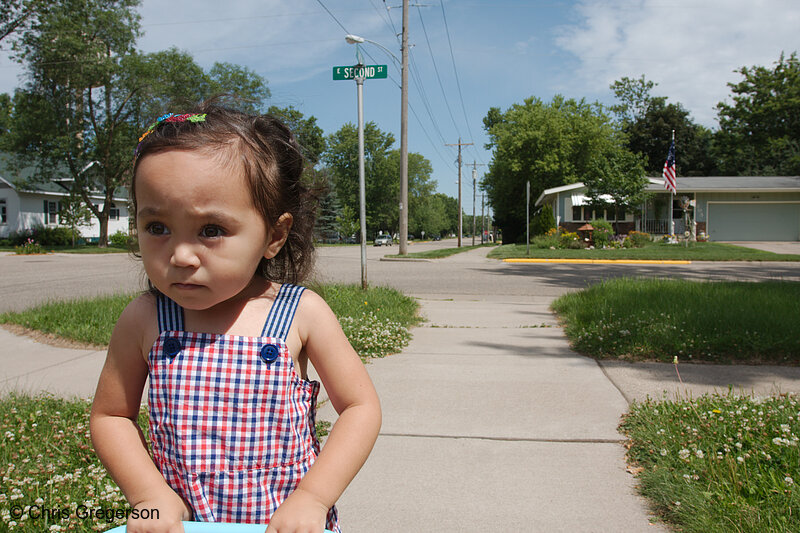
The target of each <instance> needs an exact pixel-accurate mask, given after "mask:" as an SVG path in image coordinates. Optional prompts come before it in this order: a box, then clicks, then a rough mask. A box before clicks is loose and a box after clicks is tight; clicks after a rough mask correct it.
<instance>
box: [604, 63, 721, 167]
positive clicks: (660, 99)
mask: <svg viewBox="0 0 800 533" xmlns="http://www.w3.org/2000/svg"><path fill="white" fill-rule="evenodd" d="M656 85H657V84H656V83H654V82H652V81H649V80H647V79H645V77H644V74H643V75H642V76H641V77H640V78H638V79H631V78H628V77H623V78H622V79H620V80H617V81H615V82H614V83H612V84H611V86H610V88H611V90H612V91H614V95H615V96H616V97H617V104H615V105H613V106H611V108H610V109H611V110H612V111H613V112H614V114H615V115H616V116H617V120H618V124H619V128H620V130H621V131H622V132H623V133H625V135H626V137H627V146H628V148H629V149H630V150H631V151H633V152H635V153H638V154H641V155H642V156H643V157H644V167H645V170H646V171H647V173H648V175H650V176H660V175H661V172H662V170H663V166H664V161H665V160H666V158H667V151H668V149H669V145H670V142H672V132H673V131H675V139H676V143H675V144H676V147H677V151H678V165H677V171H678V175H679V176H710V175H713V174H715V173H716V166H715V163H714V159H713V158H712V156H711V138H712V134H711V131H710V130H708V129H707V128H705V127H703V126H701V125H699V124H695V123H694V122H693V121H692V119H691V118H690V117H689V112H688V111H687V110H686V109H684V107H683V106H682V105H681V104H680V103H677V104H673V103H667V98H666V97H664V96H652V95H651V91H652V90H653V89H654V88H655V87H656Z"/></svg>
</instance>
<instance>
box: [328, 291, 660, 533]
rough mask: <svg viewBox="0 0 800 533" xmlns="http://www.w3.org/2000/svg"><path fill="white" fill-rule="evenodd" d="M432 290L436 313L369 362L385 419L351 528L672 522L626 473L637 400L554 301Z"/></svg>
mask: <svg viewBox="0 0 800 533" xmlns="http://www.w3.org/2000/svg"><path fill="white" fill-rule="evenodd" d="M419 299H420V303H421V304H422V312H423V314H424V315H425V316H426V317H427V318H428V320H429V322H427V323H426V324H424V325H423V326H422V327H418V328H416V329H415V330H414V338H413V340H412V342H411V344H410V345H409V346H408V348H407V349H406V350H404V351H403V353H402V354H398V355H394V356H390V357H387V358H384V359H379V360H373V361H372V362H371V363H370V364H369V365H368V370H369V372H370V375H371V376H372V379H373V380H374V382H375V386H376V387H377V389H378V391H379V394H380V396H381V402H382V406H383V412H384V423H383V428H382V430H381V436H380V438H379V439H378V443H377V445H376V447H375V450H374V451H373V453H372V455H371V456H370V458H369V460H368V462H367V464H366V465H365V466H364V468H363V469H362V471H361V472H360V473H359V474H358V476H357V478H356V479H355V480H354V482H353V483H352V484H351V485H350V487H349V488H348V489H347V491H346V492H345V494H344V495H343V497H342V498H341V499H340V503H339V507H340V513H341V522H342V527H343V529H344V530H346V531H351V532H362V531H363V532H367V531H398V532H400V531H433V530H436V531H659V530H662V531H666V529H662V528H661V527H660V526H653V525H651V524H650V521H649V516H648V512H647V507H646V503H645V502H644V501H643V500H642V499H641V498H639V497H638V496H637V495H636V492H635V487H634V483H635V480H634V478H633V477H632V476H631V475H630V474H628V473H626V472H625V467H626V464H625V459H624V455H625V449H624V447H623V445H622V439H623V437H622V436H621V435H620V434H619V433H618V432H617V429H616V428H617V425H618V424H619V421H620V415H621V414H622V413H624V412H625V411H626V409H627V405H628V404H627V402H626V401H625V399H624V397H623V396H622V394H620V392H619V391H618V390H617V389H616V387H615V386H614V385H613V384H612V383H611V382H610V381H609V380H608V379H607V378H606V377H605V376H604V375H603V372H602V370H601V369H600V367H599V366H598V365H597V363H595V362H594V361H593V360H591V359H588V358H585V357H581V356H578V355H576V354H574V353H573V352H571V351H570V350H569V347H568V345H567V342H566V339H565V338H564V337H563V334H562V331H561V329H560V328H559V327H558V326H557V325H556V323H555V321H554V318H553V315H552V314H551V313H550V312H549V311H548V306H549V303H550V299H549V298H533V299H531V298H530V297H508V296H505V297H498V298H486V297H476V296H474V295H470V296H459V295H452V296H451V297H450V298H438V297H437V298H436V299H430V298H426V297H424V296H420V297H419ZM476 325H479V326H476ZM320 418H322V419H328V420H333V419H335V413H334V412H333V410H332V408H331V407H330V405H326V406H324V407H323V408H322V409H321V410H320Z"/></svg>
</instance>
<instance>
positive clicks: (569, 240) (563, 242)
mask: <svg viewBox="0 0 800 533" xmlns="http://www.w3.org/2000/svg"><path fill="white" fill-rule="evenodd" d="M558 243H559V248H572V249H577V248H583V247H584V244H583V242H582V241H581V238H580V236H579V235H578V234H577V233H574V232H571V231H564V232H562V233H561V234H560V235H559V237H558Z"/></svg>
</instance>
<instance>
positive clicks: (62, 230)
mask: <svg viewBox="0 0 800 533" xmlns="http://www.w3.org/2000/svg"><path fill="white" fill-rule="evenodd" d="M31 237H32V238H33V240H35V241H36V242H38V243H40V244H41V245H42V246H69V245H70V244H72V230H71V229H70V228H66V227H63V226H58V227H55V228H51V227H45V226H37V227H35V228H33V232H32V235H31Z"/></svg>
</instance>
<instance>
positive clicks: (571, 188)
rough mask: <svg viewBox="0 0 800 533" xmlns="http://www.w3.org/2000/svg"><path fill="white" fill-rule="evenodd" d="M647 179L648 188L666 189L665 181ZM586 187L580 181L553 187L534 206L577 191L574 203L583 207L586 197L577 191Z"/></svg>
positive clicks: (574, 195) (545, 191) (546, 190)
mask: <svg viewBox="0 0 800 533" xmlns="http://www.w3.org/2000/svg"><path fill="white" fill-rule="evenodd" d="M647 179H649V180H650V185H648V187H650V186H652V185H654V184H660V186H661V188H662V189H663V188H664V180H657V179H655V178H647ZM584 187H586V185H584V184H583V182H580V181H579V182H577V183H570V184H569V185H561V186H560V187H553V188H552V189H545V190H544V191H543V192H542V194H540V195H539V198H537V199H536V203H535V204H534V205H537V206H538V205H542V204H543V203H544V202H545V200H547V199H549V198H550V197H553V196H557V195H558V193H561V192H567V191H575V192H574V193H573V194H572V195H573V198H574V201H576V202H580V203H579V204H575V205H583V203H584V202H585V199H586V197H585V196H584V195H582V194H579V193H578V192H577V191H579V190H580V189H583V188H584Z"/></svg>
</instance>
